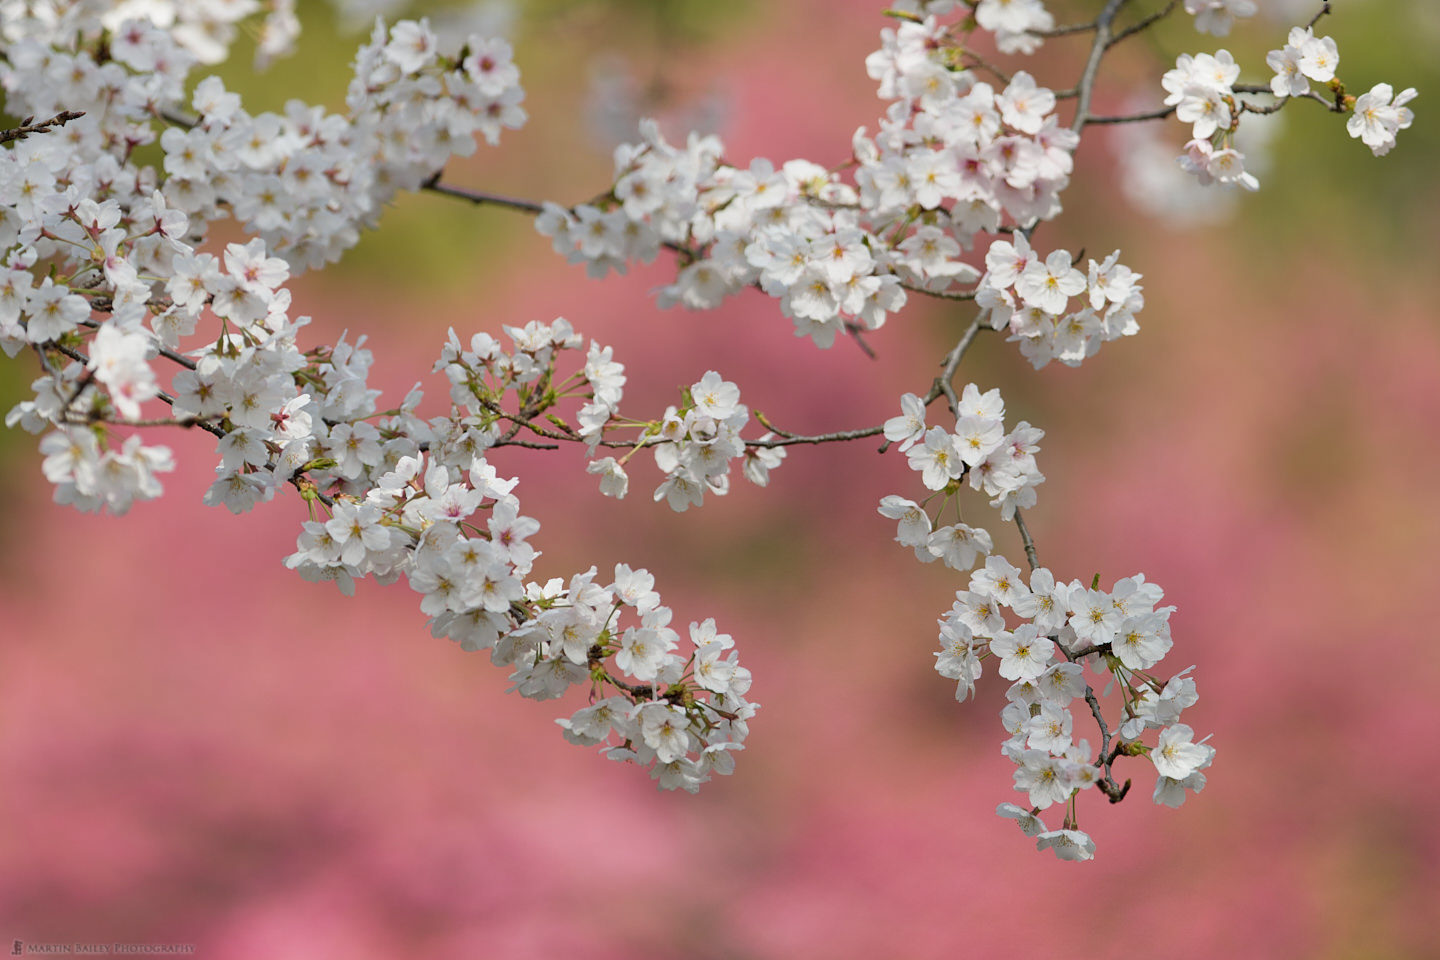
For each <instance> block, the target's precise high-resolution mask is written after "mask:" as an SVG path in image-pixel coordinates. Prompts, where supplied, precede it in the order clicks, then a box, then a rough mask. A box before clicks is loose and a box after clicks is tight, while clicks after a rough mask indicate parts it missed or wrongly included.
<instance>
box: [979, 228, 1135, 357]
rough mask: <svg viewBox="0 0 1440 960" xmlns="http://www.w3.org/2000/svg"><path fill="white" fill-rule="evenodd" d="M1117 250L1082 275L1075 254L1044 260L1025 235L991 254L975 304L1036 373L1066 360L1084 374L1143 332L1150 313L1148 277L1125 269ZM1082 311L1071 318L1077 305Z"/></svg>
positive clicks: (996, 247)
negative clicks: (1142, 318)
mask: <svg viewBox="0 0 1440 960" xmlns="http://www.w3.org/2000/svg"><path fill="white" fill-rule="evenodd" d="M1119 260H1120V251H1119V250H1116V251H1115V252H1114V253H1112V254H1110V256H1108V257H1106V258H1105V260H1104V261H1103V262H1101V263H1096V262H1095V261H1094V260H1091V261H1090V265H1089V272H1088V274H1087V273H1081V272H1080V271H1079V270H1077V269H1075V267H1074V265H1073V263H1072V261H1071V257H1070V253H1069V252H1068V251H1066V250H1052V251H1051V252H1050V253H1049V255H1047V256H1046V257H1045V258H1044V259H1043V260H1042V259H1040V257H1039V256H1038V255H1037V254H1036V253H1035V252H1034V251H1033V250H1032V249H1031V247H1030V242H1029V241H1028V240H1026V239H1025V234H1024V233H1021V232H1016V233H1015V235H1014V237H1013V242H1012V241H1011V240H996V241H995V242H993V243H992V244H991V245H990V250H989V252H987V253H986V254H985V266H986V268H987V269H986V272H985V276H984V277H982V278H981V280H980V286H979V288H978V291H977V294H976V297H975V302H976V304H977V305H978V306H979V307H980V308H981V310H982V313H981V316H984V317H986V318H987V320H988V322H989V324H990V326H991V327H992V328H993V329H995V330H1008V331H1009V333H1010V337H1009V339H1010V340H1012V341H1018V342H1019V344H1020V352H1021V354H1023V355H1024V356H1025V358H1026V359H1028V360H1029V361H1030V362H1031V363H1032V364H1033V365H1034V366H1035V369H1037V370H1038V369H1040V368H1041V367H1043V366H1045V365H1046V364H1048V363H1049V362H1050V361H1051V360H1059V361H1060V362H1061V363H1063V364H1066V365H1067V366H1071V367H1074V366H1079V365H1080V363H1081V361H1083V360H1084V359H1085V358H1086V357H1092V356H1094V355H1095V353H1096V351H1098V350H1099V349H1100V345H1101V344H1102V343H1106V342H1108V341H1111V340H1118V339H1119V338H1120V337H1132V336H1134V335H1135V334H1137V333H1139V332H1140V324H1139V322H1138V321H1137V320H1136V319H1135V314H1136V313H1138V312H1139V311H1140V310H1141V308H1143V307H1144V306H1145V296H1144V293H1143V292H1142V291H1143V288H1142V287H1141V286H1140V283H1139V281H1140V278H1141V274H1138V273H1136V272H1135V271H1133V270H1131V269H1130V268H1129V267H1127V266H1125V265H1124V264H1122V263H1120V262H1119ZM1072 297H1081V298H1082V303H1085V304H1088V305H1084V306H1082V307H1081V308H1080V309H1079V310H1076V311H1074V312H1071V310H1070V299H1071V298H1072Z"/></svg>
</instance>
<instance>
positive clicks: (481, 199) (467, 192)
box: [420, 170, 545, 213]
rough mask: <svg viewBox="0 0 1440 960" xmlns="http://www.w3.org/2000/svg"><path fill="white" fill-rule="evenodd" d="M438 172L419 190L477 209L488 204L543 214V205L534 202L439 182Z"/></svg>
mask: <svg viewBox="0 0 1440 960" xmlns="http://www.w3.org/2000/svg"><path fill="white" fill-rule="evenodd" d="M440 172H441V171H438V170H437V171H436V172H435V175H434V176H433V177H431V178H430V179H429V180H426V181H425V182H424V183H422V184H421V185H420V189H422V190H429V191H430V192H431V193H438V194H442V195H443V196H447V197H455V198H457V199H460V200H469V201H470V202H471V203H473V204H475V205H476V206H477V207H478V206H482V205H484V204H490V205H491V206H495V207H505V208H507V209H509V210H520V211H523V212H525V213H544V212H545V205H544V204H542V203H536V202H535V201H534V200H521V199H519V198H517V197H505V196H501V195H500V194H498V193H486V192H485V191H483V190H471V189H468V188H466V187H457V186H454V185H452V184H449V183H441V182H440Z"/></svg>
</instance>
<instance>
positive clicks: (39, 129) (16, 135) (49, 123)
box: [0, 110, 85, 143]
mask: <svg viewBox="0 0 1440 960" xmlns="http://www.w3.org/2000/svg"><path fill="white" fill-rule="evenodd" d="M83 116H85V112H84V111H83V110H82V111H79V112H77V111H74V110H61V111H60V112H59V113H57V114H55V116H53V117H51V118H50V119H49V120H45V121H42V122H40V123H35V122H34V120H35V118H34V117H26V118H25V119H24V120H22V121H21V122H20V126H18V127H11V128H10V129H9V130H0V143H9V142H10V141H11V140H24V139H25V138H26V137H28V136H30V134H32V133H49V132H50V130H51V129H52V128H53V127H63V126H65V124H67V123H69V122H70V121H71V120H79V119H80V118H81V117H83Z"/></svg>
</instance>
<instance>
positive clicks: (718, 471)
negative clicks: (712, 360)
mask: <svg viewBox="0 0 1440 960" xmlns="http://www.w3.org/2000/svg"><path fill="white" fill-rule="evenodd" d="M582 414H583V412H582ZM610 418H614V419H615V420H618V421H619V425H622V426H629V427H638V428H640V430H641V433H640V437H639V439H638V440H636V441H635V442H634V444H633V445H632V446H631V449H630V451H629V452H628V453H626V454H625V455H624V456H623V457H621V458H620V459H618V460H617V459H616V458H615V457H603V458H601V459H599V460H592V461H591V462H590V466H589V467H588V468H587V469H588V471H589V472H590V473H593V474H598V475H599V477H600V492H601V493H604V494H605V495H606V496H612V497H615V498H616V499H620V498H622V497H624V496H625V494H626V492H627V491H628V489H629V477H628V475H627V474H626V472H625V463H626V461H628V460H629V459H630V458H631V457H632V456H634V455H635V454H636V453H637V452H639V451H640V450H641V449H643V448H645V447H649V448H650V449H651V450H653V451H654V455H655V465H656V466H657V467H658V468H659V469H660V471H661V472H662V473H664V474H665V479H664V480H663V481H662V482H661V484H660V485H659V486H658V487H656V488H655V499H656V500H657V501H659V500H664V501H665V502H666V503H667V504H669V506H670V509H672V510H674V511H675V512H676V513H684V512H685V511H686V510H688V509H689V508H690V507H691V506H700V505H701V504H703V503H704V502H705V493H706V492H707V491H709V492H711V493H713V494H715V495H716V496H724V495H725V494H726V493H728V492H729V490H730V468H731V466H732V464H733V461H735V460H737V459H739V460H743V463H742V464H741V472H742V473H743V474H744V476H745V478H746V479H747V480H749V481H750V482H751V483H753V484H755V485H756V486H760V487H763V486H765V485H766V484H768V483H769V482H770V471H771V470H773V469H774V468H775V467H778V466H779V465H780V463H781V461H782V460H784V459H785V449H784V448H783V447H771V446H766V445H765V443H766V441H769V440H770V439H771V437H772V436H773V434H770V433H767V434H765V435H764V436H762V437H761V438H760V440H759V442H758V444H757V443H747V442H746V441H745V440H743V439H741V437H740V432H741V431H742V430H743V429H744V428H745V425H746V424H747V423H749V422H750V411H749V408H747V407H746V406H745V404H743V403H741V402H740V388H739V387H737V386H736V385H735V384H733V383H731V382H730V381H728V380H723V379H721V377H720V374H718V373H716V372H715V371H714V370H707V371H706V372H705V375H704V376H703V377H701V378H700V379H699V380H698V381H696V382H695V383H694V384H692V385H691V386H690V389H689V390H687V391H686V393H685V402H684V403H683V405H682V406H680V407H678V408H677V407H673V406H672V407H667V408H666V410H665V414H664V416H663V417H661V418H660V419H659V420H658V421H651V422H643V421H630V422H629V423H628V424H627V423H625V422H624V421H623V420H622V419H621V418H618V416H617V414H616V412H615V411H613V410H612V411H611V412H610V414H609V415H608V417H607V420H606V421H604V422H601V423H600V424H598V426H597V427H596V429H597V431H598V430H603V429H604V428H605V426H607V425H608V424H609V423H610ZM592 452H593V445H592Z"/></svg>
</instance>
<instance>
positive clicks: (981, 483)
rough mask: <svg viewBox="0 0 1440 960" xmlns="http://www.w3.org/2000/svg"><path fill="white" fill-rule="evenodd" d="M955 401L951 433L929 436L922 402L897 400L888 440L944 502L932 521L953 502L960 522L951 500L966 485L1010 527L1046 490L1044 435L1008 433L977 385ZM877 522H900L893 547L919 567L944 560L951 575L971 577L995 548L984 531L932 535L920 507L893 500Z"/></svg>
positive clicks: (993, 401)
mask: <svg viewBox="0 0 1440 960" xmlns="http://www.w3.org/2000/svg"><path fill="white" fill-rule="evenodd" d="M959 401H960V405H959V409H958V410H957V411H956V420H955V426H954V428H953V429H947V428H945V427H942V426H938V425H937V426H932V427H928V428H927V426H926V422H925V404H924V402H923V401H922V400H921V399H920V398H919V397H917V396H915V395H914V394H913V393H907V394H906V395H905V396H904V397H902V398H901V400H900V409H901V413H900V416H898V417H892V418H891V419H890V420H887V421H886V422H885V439H886V440H889V441H890V442H892V443H896V444H898V447H897V448H896V449H897V450H899V451H900V452H902V453H904V454H905V455H906V456H907V457H908V458H909V462H910V469H912V470H914V471H916V472H918V473H919V474H920V480H921V482H922V483H923V484H924V485H925V488H926V489H927V490H931V491H934V493H932V495H931V496H932V498H933V497H934V496H935V495H942V496H943V500H942V502H941V505H940V508H939V509H938V510H937V517H938V515H940V514H943V513H944V512H945V507H946V506H947V505H948V504H949V503H950V502H951V501H952V500H953V501H954V504H955V512H956V514H957V516H958V514H959V512H960V507H959V500H958V498H956V495H957V494H958V492H959V490H960V484H961V482H962V481H964V480H966V478H968V482H969V484H970V487H971V489H973V490H979V491H983V492H984V494H985V495H986V496H988V497H990V498H991V499H990V505H991V506H992V507H996V508H997V509H999V510H1000V515H1001V517H1002V519H1005V520H1010V519H1012V518H1013V517H1014V516H1015V511H1016V510H1017V509H1020V508H1022V507H1032V506H1034V505H1035V501H1036V493H1035V488H1036V487H1038V486H1039V485H1040V484H1042V483H1044V482H1045V476H1044V474H1042V473H1041V472H1040V470H1039V468H1038V467H1037V466H1036V462H1035V454H1036V453H1037V452H1039V450H1040V440H1041V439H1042V438H1043V437H1044V436H1045V432H1044V431H1043V430H1039V429H1036V428H1035V427H1032V426H1031V425H1030V424H1029V423H1027V422H1026V421H1024V420H1022V421H1020V422H1019V423H1018V424H1016V425H1015V429H1013V430H1011V431H1010V432H1009V433H1007V432H1006V431H1005V401H1004V400H1003V399H1002V398H1001V397H1000V391H999V390H987V391H986V392H984V393H981V392H980V388H979V387H977V386H975V384H973V383H971V384H966V386H965V389H964V390H963V391H962V392H961V394H960V397H959ZM880 514H881V516H885V517H889V518H890V519H892V520H898V521H899V530H898V533H897V534H896V537H895V539H896V540H897V541H898V542H900V543H902V544H904V545H905V546H907V547H912V548H914V550H915V556H916V558H917V559H919V560H920V561H921V562H923V563H930V562H931V561H934V560H943V561H944V562H945V565H946V566H948V567H950V568H952V569H954V570H969V569H970V568H971V567H972V566H974V565H975V560H976V558H977V557H978V556H982V555H985V554H988V553H989V552H990V550H991V548H992V546H993V540H992V539H991V537H990V534H989V533H988V532H987V531H985V530H984V529H981V528H978V527H972V526H970V525H969V524H966V523H963V522H959V523H954V524H949V525H945V526H939V527H937V526H935V524H934V523H933V522H932V521H931V518H930V515H929V514H928V513H927V512H926V511H925V509H924V508H922V506H921V505H920V504H918V503H916V502H915V501H913V500H908V499H906V498H904V497H900V496H897V495H893V494H892V495H890V496H887V497H885V498H884V499H883V500H882V501H881V503H880Z"/></svg>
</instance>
